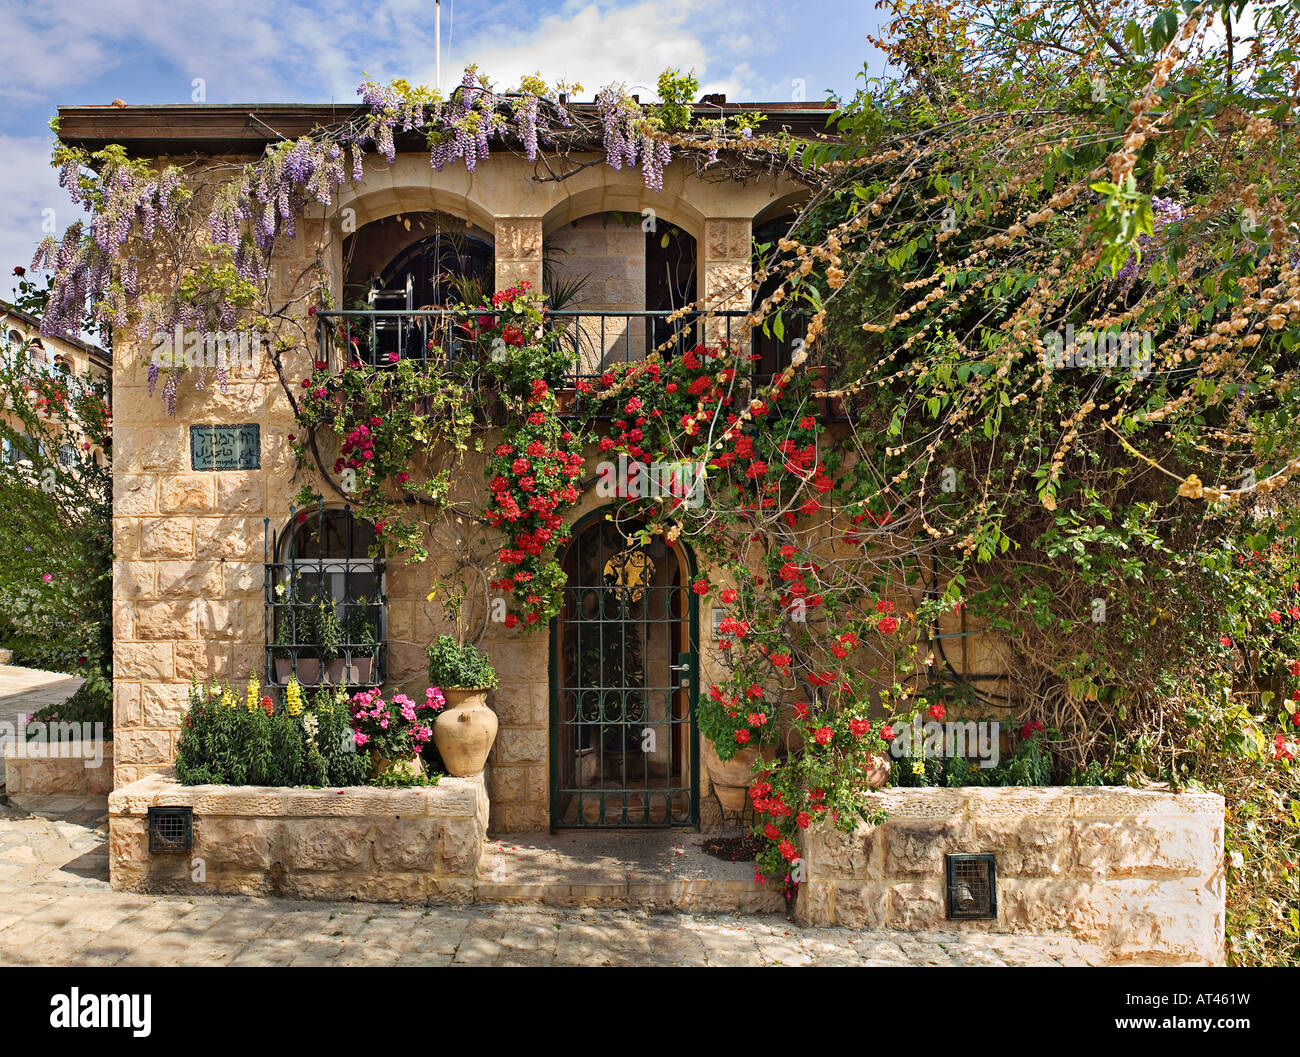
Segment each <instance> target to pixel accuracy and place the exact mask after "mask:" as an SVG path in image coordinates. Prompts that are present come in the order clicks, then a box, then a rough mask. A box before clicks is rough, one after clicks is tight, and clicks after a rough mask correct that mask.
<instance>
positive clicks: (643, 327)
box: [317, 308, 805, 388]
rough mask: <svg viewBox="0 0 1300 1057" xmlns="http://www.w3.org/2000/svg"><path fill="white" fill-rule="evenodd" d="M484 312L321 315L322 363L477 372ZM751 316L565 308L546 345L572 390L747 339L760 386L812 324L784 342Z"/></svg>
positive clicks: (795, 326) (789, 331) (550, 322)
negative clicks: (620, 368)
mask: <svg viewBox="0 0 1300 1057" xmlns="http://www.w3.org/2000/svg"><path fill="white" fill-rule="evenodd" d="M486 314H489V313H479V312H473V311H466V310H464V309H446V308H428V309H378V310H369V311H338V310H330V311H322V312H319V313H317V318H318V321H319V322H318V325H319V336H320V337H319V340H320V349H321V359H322V360H324V361H325V363H326V364H328V365H329V367H330V368H332V369H338V368H340V367H342V366H343V365H344V364H345V363H346V362H348V361H353V362H361V363H364V364H368V365H371V366H376V367H382V366H384V365H387V364H390V363H397V362H399V361H402V360H417V361H421V362H436V363H438V364H440V365H443V366H447V367H464V369H465V370H466V373H469V372H472V370H473V367H474V364H475V361H476V360H477V359H478V358H479V357H481V356H482V343H481V341H480V340H479V339H478V337H477V334H476V329H475V328H476V325H477V319H478V317H479V316H480V315H486ZM746 315H747V313H745V312H742V311H729V312H717V313H714V314H712V315H711V316H709V317H708V318H707V319H706V318H703V317H700V316H698V315H694V314H691V315H686V316H682V317H680V318H673V316H674V313H672V312H656V311H601V312H584V311H578V310H561V311H555V312H548V313H547V314H546V319H545V322H544V324H543V328H544V334H543V340H545V341H548V342H552V343H554V347H555V348H556V349H560V350H564V351H566V352H567V353H568V354H569V360H570V364H571V369H570V371H569V374H568V378H567V385H568V387H569V388H575V387H576V386H577V383H578V382H579V381H580V380H588V381H590V380H592V379H596V378H599V377H600V375H601V374H603V373H604V372H605V371H607V370H609V369H610V368H611V367H612V366H614V365H615V364H619V363H634V362H637V361H639V360H643V359H645V357H646V355H647V353H649V352H651V351H653V350H655V349H659V350H662V354H663V355H666V356H668V357H670V358H671V357H674V356H677V355H680V354H681V353H682V352H684V351H686V350H687V349H690V348H694V347H695V346H696V345H699V344H710V345H716V344H718V343H720V342H727V343H731V344H734V343H735V342H737V341H740V340H742V339H743V340H745V341H746V342H747V343H748V346H749V350H750V352H751V354H752V356H753V357H754V359H753V361H752V362H753V377H754V380H755V381H758V382H761V381H764V380H766V379H768V378H770V377H771V376H772V375H773V374H775V373H776V372H777V371H779V370H781V369H783V368H784V367H785V366H787V365H788V364H789V362H790V354H791V350H792V349H793V347H794V344H795V342H796V341H797V340H798V339H800V338H802V337H803V336H804V333H805V321H804V320H803V319H801V318H794V319H790V320H787V321H786V325H785V328H784V334H783V336H782V337H781V338H780V339H778V338H776V337H775V336H774V335H772V334H771V333H767V334H765V333H764V332H763V329H762V328H761V327H755V328H752V329H747V328H745V326H744V324H743V322H741V321H742V320H743V319H744V318H745V316H746Z"/></svg>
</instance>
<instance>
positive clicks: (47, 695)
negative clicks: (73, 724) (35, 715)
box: [0, 664, 82, 785]
mask: <svg viewBox="0 0 1300 1057" xmlns="http://www.w3.org/2000/svg"><path fill="white" fill-rule="evenodd" d="M81 683H82V679H81V678H80V677H79V676H75V675H64V674H63V673H62V672H42V671H38V670H37V669H35V668H19V667H17V666H15V665H12V664H0V723H8V724H10V725H11V726H13V727H14V728H15V729H17V727H18V725H19V723H20V722H21V721H22V720H23V719H24V718H25V717H26V716H27V714H28V713H29V712H35V711H37V710H38V709H42V708H44V707H45V706H46V705H61V704H62V703H63V702H64V701H66V700H67V699H68V698H70V697H71V696H72V695H73V694H75V693H76V692H77V689H78V687H80V686H81ZM3 730H4V728H0V733H2V732H3ZM4 779H5V762H4V754H3V753H0V785H3V784H4Z"/></svg>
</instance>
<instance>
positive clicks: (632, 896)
mask: <svg viewBox="0 0 1300 1057" xmlns="http://www.w3.org/2000/svg"><path fill="white" fill-rule="evenodd" d="M703 843H704V838H703V837H701V836H700V834H698V833H695V832H685V831H678V830H645V831H626V830H601V831H591V830H588V831H567V832H566V831H561V832H559V833H556V834H536V833H524V834H503V835H499V836H496V837H491V838H489V839H488V841H487V842H486V845H485V847H484V854H483V858H482V860H481V861H480V863H479V871H478V881H477V883H476V884H475V886H474V898H475V899H476V900H477V901H479V902H485V903H486V902H493V903H523V904H537V905H545V906H561V907H576V906H589V907H611V908H620V909H642V910H685V911H694V912H709V911H715V912H728V911H736V910H740V911H744V912H746V913H781V912H784V910H785V900H784V898H783V897H782V895H781V893H780V892H779V891H778V890H776V889H775V888H773V887H772V886H771V885H768V884H763V883H762V882H759V881H756V880H754V864H753V863H752V862H728V861H725V860H722V859H717V858H714V857H713V856H711V855H708V854H707V853H706V852H705V851H704V850H703V847H702V845H703Z"/></svg>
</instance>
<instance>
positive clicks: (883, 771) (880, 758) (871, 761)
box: [862, 753, 892, 789]
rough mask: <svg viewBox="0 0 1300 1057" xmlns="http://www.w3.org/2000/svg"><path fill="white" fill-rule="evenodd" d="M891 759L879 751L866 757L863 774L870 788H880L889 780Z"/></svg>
mask: <svg viewBox="0 0 1300 1057" xmlns="http://www.w3.org/2000/svg"><path fill="white" fill-rule="evenodd" d="M891 766H892V764H891V761H890V759H889V757H888V756H884V755H882V754H881V753H874V754H873V755H871V756H869V757H868V758H867V766H866V767H865V768H864V770H863V772H862V773H863V775H864V777H865V778H866V780H867V785H868V786H870V787H871V788H872V789H880V788H881V787H882V786H883V785H884V784H885V783H886V782H888V781H889V772H890V769H891Z"/></svg>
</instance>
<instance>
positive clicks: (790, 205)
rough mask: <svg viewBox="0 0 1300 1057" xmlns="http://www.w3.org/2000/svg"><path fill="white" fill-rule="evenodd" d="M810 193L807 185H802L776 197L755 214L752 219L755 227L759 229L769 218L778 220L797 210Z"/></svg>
mask: <svg viewBox="0 0 1300 1057" xmlns="http://www.w3.org/2000/svg"><path fill="white" fill-rule="evenodd" d="M810 194H811V192H810V191H809V190H808V189H807V188H806V187H800V188H798V189H796V190H793V191H789V192H787V193H786V194H783V195H781V196H779V197H777V198H774V199H773V200H772V201H770V202H768V203H767V204H766V205H764V206H763V208H762V209H760V210H759V211H758V212H757V213H755V214H754V217H753V220H752V224H753V226H754V228H755V229H757V228H758V227H760V226H761V225H763V224H766V223H767V222H768V221H769V220H776V219H777V218H778V217H781V216H785V215H787V214H792V213H795V212H797V211H798V210H799V208H800V207H801V206H802V205H803V204H804V203H805V202H806V201H807V200H808V196H809V195H810Z"/></svg>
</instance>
